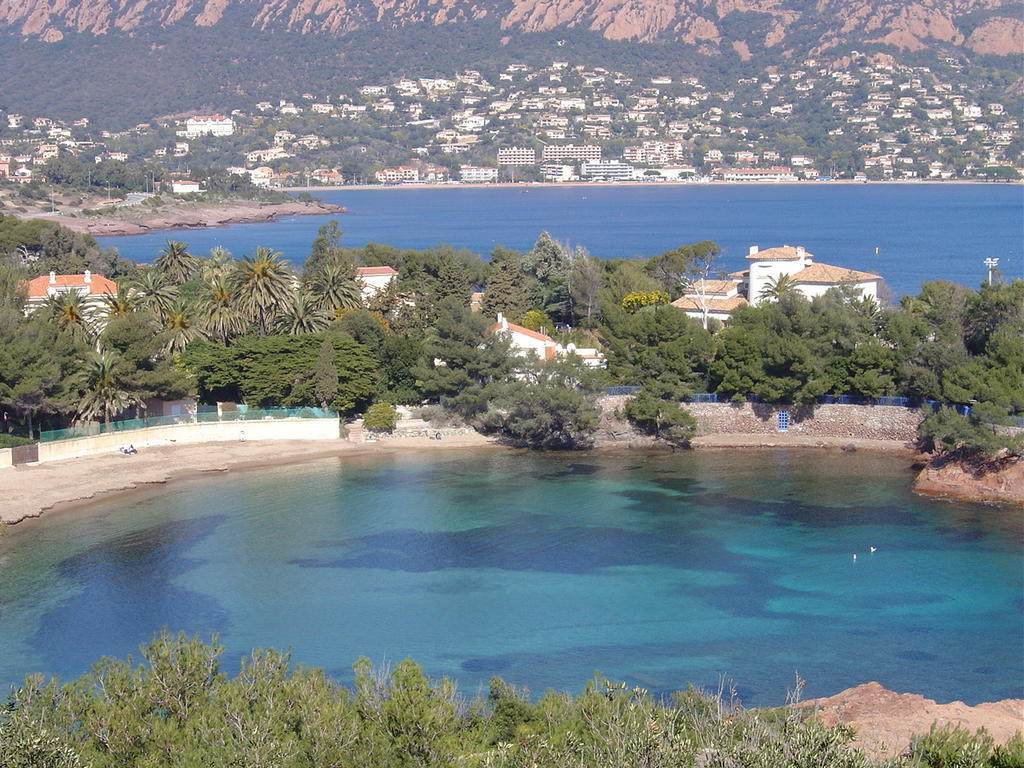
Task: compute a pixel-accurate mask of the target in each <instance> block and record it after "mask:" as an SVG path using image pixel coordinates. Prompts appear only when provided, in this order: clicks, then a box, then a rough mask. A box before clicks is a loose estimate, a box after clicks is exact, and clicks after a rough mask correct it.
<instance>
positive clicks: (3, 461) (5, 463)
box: [0, 448, 14, 469]
mask: <svg viewBox="0 0 1024 768" xmlns="http://www.w3.org/2000/svg"><path fill="white" fill-rule="evenodd" d="M12 454H13V451H11V449H10V448H0V469H3V468H4V467H13V466H14V458H13V456H12Z"/></svg>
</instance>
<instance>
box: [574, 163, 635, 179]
mask: <svg viewBox="0 0 1024 768" xmlns="http://www.w3.org/2000/svg"><path fill="white" fill-rule="evenodd" d="M633 170H634V169H633V166H632V165H629V164H628V163H619V162H615V161H609V162H606V163H600V162H597V163H583V165H581V166H580V176H582V177H583V178H585V179H605V180H607V181H628V180H629V179H632V178H633Z"/></svg>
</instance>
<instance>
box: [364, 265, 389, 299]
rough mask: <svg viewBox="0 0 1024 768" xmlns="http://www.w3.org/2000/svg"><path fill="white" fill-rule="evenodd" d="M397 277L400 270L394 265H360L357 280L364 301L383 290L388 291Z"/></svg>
mask: <svg viewBox="0 0 1024 768" xmlns="http://www.w3.org/2000/svg"><path fill="white" fill-rule="evenodd" d="M396 277H398V270H397V269H395V268H394V267H358V268H357V269H356V281H357V282H358V283H359V285H360V290H361V292H362V296H363V301H368V300H369V299H372V298H373V297H374V296H376V295H377V294H379V293H381V292H382V291H386V290H387V289H388V288H390V287H391V283H392V281H394V279H395V278H396Z"/></svg>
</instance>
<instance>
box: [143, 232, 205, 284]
mask: <svg viewBox="0 0 1024 768" xmlns="http://www.w3.org/2000/svg"><path fill="white" fill-rule="evenodd" d="M153 265H154V266H155V267H156V268H157V269H159V270H160V272H161V274H163V275H164V277H166V278H167V279H168V280H169V281H170V282H171V283H172V284H173V285H181V284H182V283H187V282H188V280H189V278H190V277H192V274H193V273H194V272H195V271H196V270H197V269H198V268H199V259H197V258H196V257H195V256H193V255H192V254H191V253H189V252H188V245H186V244H185V243H183V242H181V241H180V240H168V241H167V246H166V247H165V248H164V249H163V250H162V251H160V255H159V256H157V257H156V260H155V261H154V262H153Z"/></svg>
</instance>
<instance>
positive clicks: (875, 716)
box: [796, 670, 1024, 759]
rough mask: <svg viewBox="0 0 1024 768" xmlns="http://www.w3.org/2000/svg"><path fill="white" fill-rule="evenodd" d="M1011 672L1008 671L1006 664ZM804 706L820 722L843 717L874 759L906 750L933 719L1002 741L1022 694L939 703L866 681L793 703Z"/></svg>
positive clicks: (1022, 709) (1022, 710) (1017, 717)
mask: <svg viewBox="0 0 1024 768" xmlns="http://www.w3.org/2000/svg"><path fill="white" fill-rule="evenodd" d="M1008 674H1011V675H1012V671H1010V670H1008ZM796 706H798V707H800V708H802V709H803V708H806V709H807V710H808V711H809V712H810V713H812V714H813V716H814V717H817V718H818V719H819V720H821V721H822V722H823V723H824V724H825V725H830V726H831V725H836V724H839V723H842V724H844V725H849V726H851V727H852V728H853V729H854V730H855V731H856V733H857V736H856V740H855V742H854V746H856V747H859V748H861V749H863V750H864V751H865V752H866V753H868V754H869V755H870V756H872V757H873V758H875V759H891V758H895V757H898V756H899V755H901V754H903V753H905V752H906V750H907V748H908V747H909V746H910V742H911V739H912V738H913V737H914V736H915V735H917V734H921V733H927V732H928V729H929V728H931V726H932V723H936V724H938V725H939V726H940V727H942V726H948V727H957V726H959V727H961V728H966V729H967V730H969V731H970V732H971V733H974V732H975V731H977V730H978V729H979V728H984V729H985V730H987V731H988V733H989V735H990V736H992V738H993V739H994V740H995V741H996V743H997V744H1004V743H1006V741H1007V740H1008V739H1009V738H1010V737H1011V736H1013V734H1014V733H1016V732H1017V731H1020V730H1021V729H1022V728H1024V700H1022V699H1003V700H1002V701H996V702H991V703H984V704H978V705H977V706H973V707H971V706H968V705H967V704H964V703H963V702H962V701H953V702H950V703H949V704H939V703H937V702H935V701H932V700H931V699H926V698H925V697H924V696H919V695H918V694H914V693H895V692H894V691H890V690H888V689H886V688H883V687H882V686H881V685H880V684H878V683H875V682H871V683H864V684H863V685H858V686H856V687H854V688H847V689H846V690H845V691H843V692H842V693H838V694H836V695H835V696H829V697H828V698H822V699H811V700H809V701H803V702H800V703H799V704H798V705H796Z"/></svg>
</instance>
